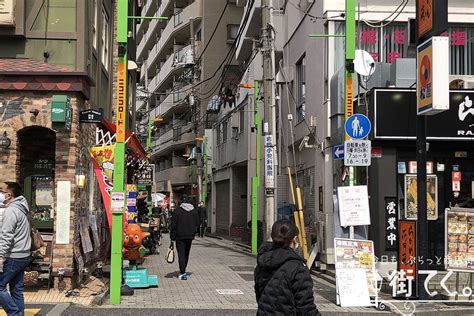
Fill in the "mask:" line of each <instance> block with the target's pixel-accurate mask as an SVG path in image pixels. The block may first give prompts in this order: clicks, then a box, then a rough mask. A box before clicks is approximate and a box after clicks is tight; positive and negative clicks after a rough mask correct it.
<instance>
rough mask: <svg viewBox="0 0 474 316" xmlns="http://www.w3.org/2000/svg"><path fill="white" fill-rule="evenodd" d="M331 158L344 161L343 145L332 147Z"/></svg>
mask: <svg viewBox="0 0 474 316" xmlns="http://www.w3.org/2000/svg"><path fill="white" fill-rule="evenodd" d="M332 158H333V159H334V160H342V159H344V145H337V146H334V147H333V149H332Z"/></svg>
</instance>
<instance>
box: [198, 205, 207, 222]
mask: <svg viewBox="0 0 474 316" xmlns="http://www.w3.org/2000/svg"><path fill="white" fill-rule="evenodd" d="M197 211H198V214H199V219H200V220H201V221H204V220H206V219H207V210H206V207H205V206H200V207H198V208H197Z"/></svg>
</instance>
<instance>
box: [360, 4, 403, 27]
mask: <svg viewBox="0 0 474 316" xmlns="http://www.w3.org/2000/svg"><path fill="white" fill-rule="evenodd" d="M402 5H403V7H402ZM407 5H408V0H404V2H402V3H400V5H399V6H398V7H397V9H395V11H393V12H392V13H391V14H390V15H389V16H388V17H386V18H385V19H384V20H381V21H377V22H373V21H367V20H364V19H362V22H364V23H365V24H367V25H368V26H370V27H373V28H382V27H386V26H388V25H390V24H392V23H393V22H395V20H396V19H397V18H398V17H399V16H400V14H402V12H403V10H405V8H406V6H407ZM401 7H402V8H401ZM400 8H401V9H400ZM398 9H400V12H398V14H397V15H396V16H394V17H393V19H392V20H391V21H389V22H387V23H385V24H383V22H384V21H386V20H387V19H388V18H390V17H391V16H393V15H394V14H396V13H397V11H398ZM374 23H375V24H377V23H382V24H381V25H375V24H374Z"/></svg>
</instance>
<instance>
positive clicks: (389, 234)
mask: <svg viewBox="0 0 474 316" xmlns="http://www.w3.org/2000/svg"><path fill="white" fill-rule="evenodd" d="M397 246H398V203H397V199H396V198H394V197H386V198H385V250H397Z"/></svg>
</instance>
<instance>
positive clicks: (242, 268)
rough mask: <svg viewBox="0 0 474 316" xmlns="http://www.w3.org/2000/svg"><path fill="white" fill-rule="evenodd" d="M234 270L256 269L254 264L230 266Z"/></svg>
mask: <svg viewBox="0 0 474 316" xmlns="http://www.w3.org/2000/svg"><path fill="white" fill-rule="evenodd" d="M229 268H230V269H231V270H232V271H252V272H253V270H255V267H254V266H229Z"/></svg>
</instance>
